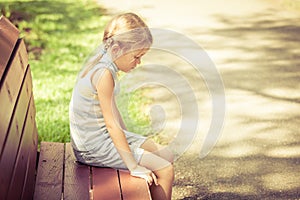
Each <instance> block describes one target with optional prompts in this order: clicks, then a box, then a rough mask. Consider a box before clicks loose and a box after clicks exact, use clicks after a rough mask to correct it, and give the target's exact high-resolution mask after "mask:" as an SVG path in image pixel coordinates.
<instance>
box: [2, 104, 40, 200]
mask: <svg viewBox="0 0 300 200" xmlns="http://www.w3.org/2000/svg"><path fill="white" fill-rule="evenodd" d="M34 113H35V110H34V107H33V101H31V103H30V106H29V110H28V114H27V117H26V122H25V126H24V129H23V133H22V140H21V143H20V148H19V151H18V156H17V160H16V164H15V166H14V167H12V168H14V173H13V176H12V180H11V181H10V187H9V190H8V195H7V199H21V197H22V192H23V187H24V182H26V175H27V172H28V170H29V164H30V154H29V153H30V143H31V142H32V140H33V132H34V131H33V129H34V124H35V118H34V115H35V114H34Z"/></svg>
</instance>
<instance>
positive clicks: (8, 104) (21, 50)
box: [0, 16, 151, 200]
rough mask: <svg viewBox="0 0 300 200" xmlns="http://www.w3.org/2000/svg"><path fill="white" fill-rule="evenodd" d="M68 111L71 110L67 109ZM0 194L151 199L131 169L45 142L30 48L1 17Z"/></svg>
mask: <svg viewBox="0 0 300 200" xmlns="http://www.w3.org/2000/svg"><path fill="white" fill-rule="evenodd" d="M66 114H67V113H66ZM0 199H1V200H4V199H9V200H10V199H13V200H14V199H26V200H28V199H47V200H52V199H54V200H55V199H71V200H76V199H80V200H85V199H87V200H89V199H95V200H96V199H104V200H114V199H136V200H144V199H151V197H150V192H149V188H148V185H147V183H146V182H145V181H144V180H143V179H140V178H135V177H132V176H130V174H129V173H128V171H122V170H115V169H111V168H95V167H90V166H86V165H82V164H79V163H77V162H76V161H75V158H74V155H73V152H72V148H71V145H70V143H66V144H64V143H54V142H41V144H40V152H38V132H37V127H36V122H35V106H34V98H33V93H32V77H31V71H30V66H29V64H28V57H27V51H26V47H25V44H24V41H23V39H20V38H19V31H18V29H17V28H16V27H15V26H14V25H13V24H11V23H10V22H9V20H8V19H6V18H5V17H3V16H2V17H1V18H0Z"/></svg>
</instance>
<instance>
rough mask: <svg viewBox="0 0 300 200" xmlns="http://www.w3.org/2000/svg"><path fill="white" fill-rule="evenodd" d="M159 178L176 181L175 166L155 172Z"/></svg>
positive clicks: (171, 165)
mask: <svg viewBox="0 0 300 200" xmlns="http://www.w3.org/2000/svg"><path fill="white" fill-rule="evenodd" d="M154 173H155V174H156V175H157V176H158V178H168V179H172V180H173V179H174V174H175V172H174V166H173V164H170V165H168V166H166V167H164V168H162V169H159V170H157V171H155V172H154Z"/></svg>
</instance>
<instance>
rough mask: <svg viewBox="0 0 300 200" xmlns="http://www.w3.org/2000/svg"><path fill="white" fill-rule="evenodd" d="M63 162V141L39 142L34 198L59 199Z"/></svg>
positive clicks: (39, 199) (60, 195)
mask: <svg viewBox="0 0 300 200" xmlns="http://www.w3.org/2000/svg"><path fill="white" fill-rule="evenodd" d="M63 162H64V144H63V143H54V142H42V143H41V150H40V158H39V164H38V171H37V177H36V186H35V193H34V199H38V200H42V199H45V200H49V199H61V197H62V183H63V180H62V178H63Z"/></svg>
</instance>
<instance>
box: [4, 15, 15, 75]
mask: <svg viewBox="0 0 300 200" xmlns="http://www.w3.org/2000/svg"><path fill="white" fill-rule="evenodd" d="M18 37H19V30H18V29H17V28H16V27H15V26H14V25H13V24H12V23H11V22H10V21H9V20H8V19H6V18H5V17H4V16H1V17H0V81H1V79H2V76H3V73H4V71H5V68H6V66H7V63H8V61H9V59H10V56H11V54H12V52H13V49H14V46H15V44H16V42H17V40H18Z"/></svg>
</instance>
